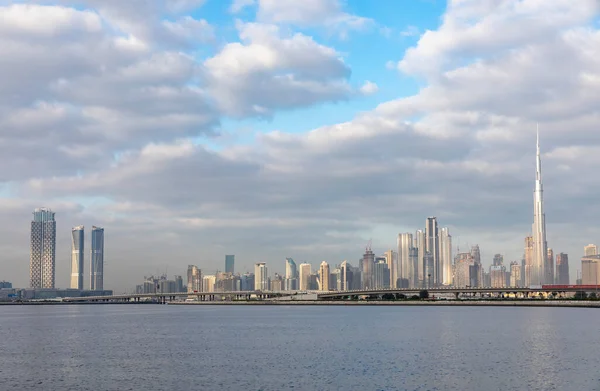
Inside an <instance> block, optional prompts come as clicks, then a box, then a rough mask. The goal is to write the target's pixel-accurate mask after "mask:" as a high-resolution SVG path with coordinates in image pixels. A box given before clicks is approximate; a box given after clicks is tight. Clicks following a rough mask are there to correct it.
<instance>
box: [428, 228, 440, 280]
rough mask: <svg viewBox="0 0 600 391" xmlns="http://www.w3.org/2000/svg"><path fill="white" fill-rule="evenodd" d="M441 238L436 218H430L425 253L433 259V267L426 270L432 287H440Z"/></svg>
mask: <svg viewBox="0 0 600 391" xmlns="http://www.w3.org/2000/svg"><path fill="white" fill-rule="evenodd" d="M439 241H440V237H439V232H438V222H437V218H436V217H428V218H427V220H426V221H425V251H426V252H429V254H430V255H431V257H432V265H431V266H432V267H431V266H430V268H429V269H430V270H426V271H425V274H427V278H428V279H430V280H431V282H430V284H431V286H430V287H434V286H437V285H439V283H440V281H441V277H440V272H441V268H440V242H439Z"/></svg>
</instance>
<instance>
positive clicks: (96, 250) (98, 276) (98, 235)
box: [90, 226, 104, 291]
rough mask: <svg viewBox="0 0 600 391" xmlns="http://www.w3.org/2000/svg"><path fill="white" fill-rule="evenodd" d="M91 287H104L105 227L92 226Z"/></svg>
mask: <svg viewBox="0 0 600 391" xmlns="http://www.w3.org/2000/svg"><path fill="white" fill-rule="evenodd" d="M90 289H91V290H93V291H94V290H96V291H101V290H103V289H104V228H100V227H96V226H92V249H91V262H90Z"/></svg>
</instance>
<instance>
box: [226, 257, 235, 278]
mask: <svg viewBox="0 0 600 391" xmlns="http://www.w3.org/2000/svg"><path fill="white" fill-rule="evenodd" d="M234 270H235V255H225V273H231V274H234V273H235V271H234Z"/></svg>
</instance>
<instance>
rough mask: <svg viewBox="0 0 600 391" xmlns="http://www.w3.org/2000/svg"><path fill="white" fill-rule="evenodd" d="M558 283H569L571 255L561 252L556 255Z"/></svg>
mask: <svg viewBox="0 0 600 391" xmlns="http://www.w3.org/2000/svg"><path fill="white" fill-rule="evenodd" d="M556 283H557V284H560V285H569V284H570V283H571V282H570V278H569V255H567V254H565V253H560V254H557V255H556Z"/></svg>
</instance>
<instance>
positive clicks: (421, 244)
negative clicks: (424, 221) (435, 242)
mask: <svg viewBox="0 0 600 391" xmlns="http://www.w3.org/2000/svg"><path fill="white" fill-rule="evenodd" d="M414 247H415V248H416V249H417V284H418V287H419V288H422V287H424V286H425V280H426V276H425V232H423V231H422V230H420V229H419V230H417V232H415V239H414Z"/></svg>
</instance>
